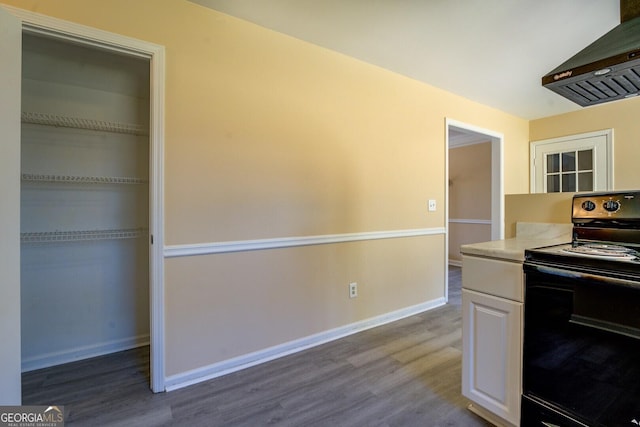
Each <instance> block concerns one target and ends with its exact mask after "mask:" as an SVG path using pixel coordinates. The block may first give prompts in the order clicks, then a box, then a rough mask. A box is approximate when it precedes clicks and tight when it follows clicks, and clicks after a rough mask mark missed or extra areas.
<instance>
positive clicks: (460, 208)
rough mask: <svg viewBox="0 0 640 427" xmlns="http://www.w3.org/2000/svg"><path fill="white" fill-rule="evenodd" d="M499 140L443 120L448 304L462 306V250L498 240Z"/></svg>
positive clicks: (500, 215)
mask: <svg viewBox="0 0 640 427" xmlns="http://www.w3.org/2000/svg"><path fill="white" fill-rule="evenodd" d="M502 139H503V138H502V135H500V134H497V133H495V132H492V131H488V130H483V129H478V128H475V127H473V126H470V125H466V124H463V123H458V122H453V121H450V120H447V148H448V149H447V152H448V153H447V178H448V189H447V218H446V221H447V261H448V262H447V263H448V269H449V275H448V277H449V280H448V286H447V301H448V302H450V303H452V304H460V295H461V294H460V292H461V291H460V287H461V282H462V280H461V274H462V272H461V267H462V256H461V255H460V246H461V245H464V244H469V243H478V242H486V241H489V240H497V239H502V238H503V236H504V207H503V196H504V194H503V193H504V191H503V185H502Z"/></svg>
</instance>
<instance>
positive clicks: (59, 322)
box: [20, 33, 150, 371]
mask: <svg viewBox="0 0 640 427" xmlns="http://www.w3.org/2000/svg"><path fill="white" fill-rule="evenodd" d="M22 58H23V59H22V139H21V174H22V183H21V207H20V221H21V225H20V231H21V234H20V237H21V316H22V318H21V322H22V369H23V371H30V370H34V369H39V368H43V367H47V366H53V365H57V364H62V363H66V362H70V361H74V360H79V359H84V358H88V357H93V356H98V355H103V354H108V353H112V352H117V351H121V350H125V349H130V348H134V347H139V346H143V345H148V343H149V233H148V227H149V132H148V129H149V79H150V73H149V65H150V64H149V60H148V59H145V58H138V57H134V56H130V55H125V54H120V53H117V52H113V51H108V50H105V49H102V48H100V47H93V46H91V47H90V46H87V45H83V44H80V43H77V42H74V41H70V40H62V39H57V38H52V37H49V36H44V35H37V34H27V33H25V34H24V35H23V46H22Z"/></svg>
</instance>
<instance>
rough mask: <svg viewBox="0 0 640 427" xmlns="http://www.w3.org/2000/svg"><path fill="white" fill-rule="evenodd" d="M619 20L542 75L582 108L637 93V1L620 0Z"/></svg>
mask: <svg viewBox="0 0 640 427" xmlns="http://www.w3.org/2000/svg"><path fill="white" fill-rule="evenodd" d="M620 20H621V23H620V25H618V26H617V27H615V28H614V29H612V30H611V31H609V32H608V33H607V34H605V35H604V36H602V37H600V38H599V39H598V40H596V41H595V42H593V43H591V44H590V45H589V46H587V47H586V48H584V49H583V50H581V51H580V52H578V53H577V54H576V55H574V56H572V57H571V58H570V59H569V60H567V61H566V62H564V63H563V64H562V65H560V66H559V67H557V68H555V69H554V70H552V71H551V72H549V73H548V74H547V75H546V76H544V77H543V78H542V85H543V86H544V87H546V88H548V89H550V90H552V91H554V92H556V93H558V94H559V95H561V96H563V97H565V98H567V99H569V100H571V101H573V102H575V103H576V104H579V105H581V106H583V107H586V106H589V105H595V104H601V103H604V102H609V101H615V100H618V99H624V98H630V97H634V96H636V95H639V94H640V0H621V1H620Z"/></svg>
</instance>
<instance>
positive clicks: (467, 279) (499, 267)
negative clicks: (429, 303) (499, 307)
mask: <svg viewBox="0 0 640 427" xmlns="http://www.w3.org/2000/svg"><path fill="white" fill-rule="evenodd" d="M462 287H463V288H465V289H471V290H474V291H477V292H481V293H484V294H489V295H495V296H497V297H501V298H506V299H510V300H513V301H519V302H523V301H524V275H523V273H522V263H519V262H507V261H500V260H496V259H490V258H480V257H474V256H468V255H463V256H462Z"/></svg>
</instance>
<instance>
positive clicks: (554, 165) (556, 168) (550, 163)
mask: <svg viewBox="0 0 640 427" xmlns="http://www.w3.org/2000/svg"><path fill="white" fill-rule="evenodd" d="M553 172H560V154H547V173H553Z"/></svg>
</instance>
